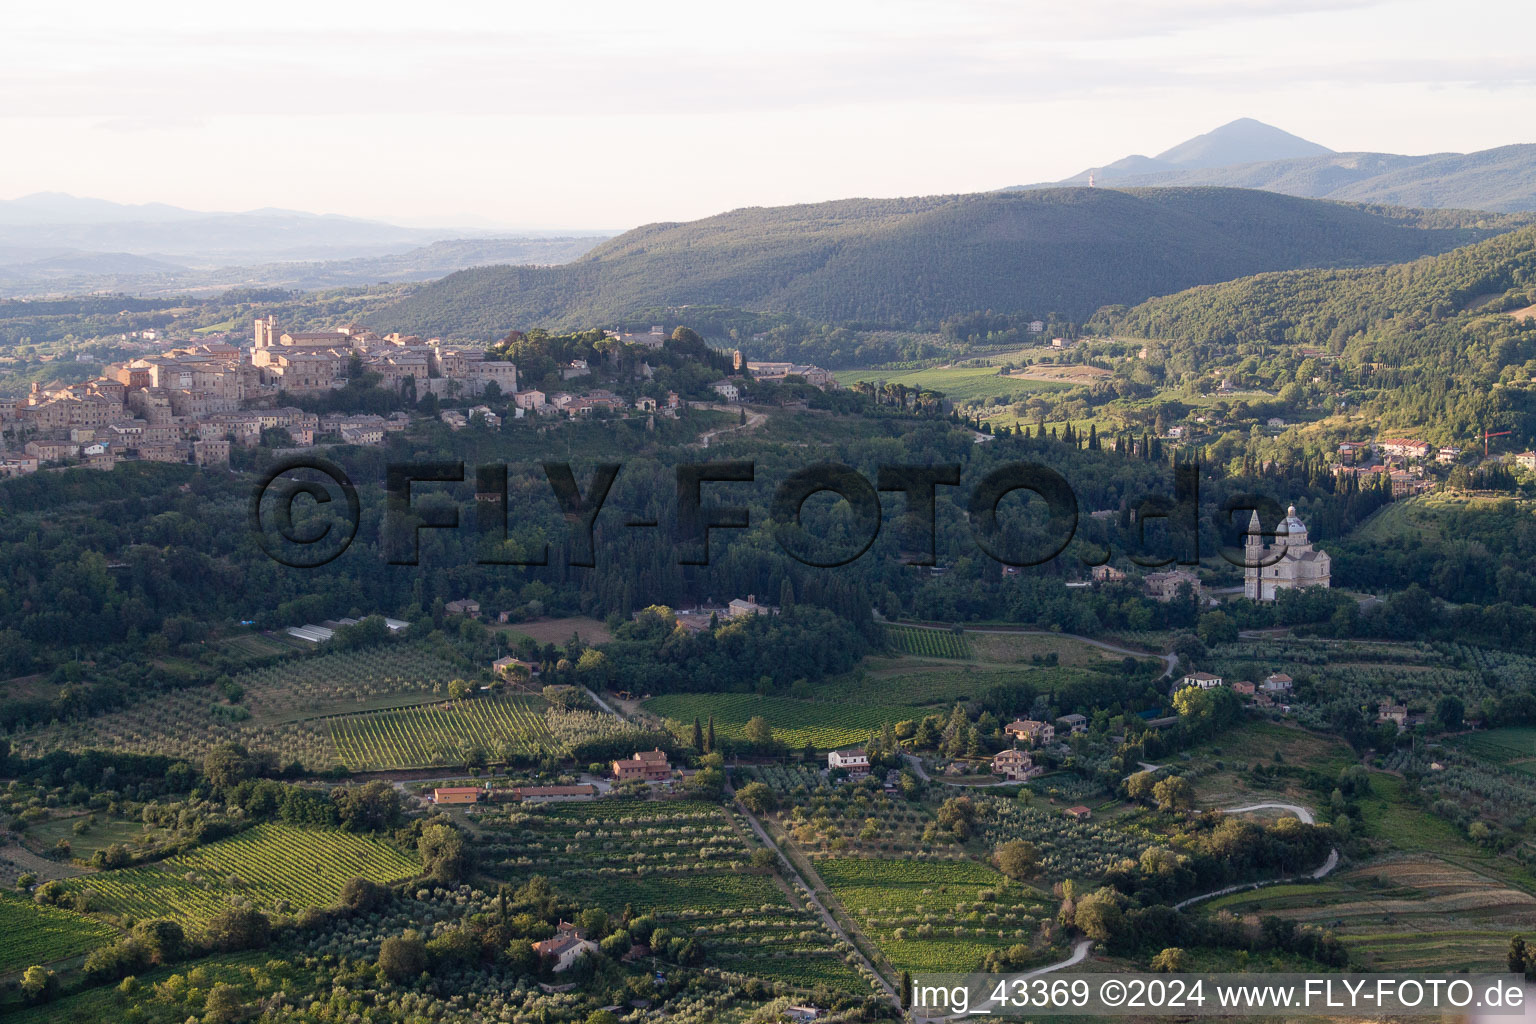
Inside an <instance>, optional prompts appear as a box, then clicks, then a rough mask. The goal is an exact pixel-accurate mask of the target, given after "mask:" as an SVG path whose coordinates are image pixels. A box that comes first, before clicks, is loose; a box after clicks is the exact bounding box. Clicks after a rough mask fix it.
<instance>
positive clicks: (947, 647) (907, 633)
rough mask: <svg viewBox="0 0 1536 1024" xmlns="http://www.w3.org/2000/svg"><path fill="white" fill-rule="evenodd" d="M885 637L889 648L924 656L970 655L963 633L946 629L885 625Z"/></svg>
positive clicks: (956, 656)
mask: <svg viewBox="0 0 1536 1024" xmlns="http://www.w3.org/2000/svg"><path fill="white" fill-rule="evenodd" d="M885 637H886V640H887V641H888V642H889V643H890V645H891V649H892V650H895V651H900V652H901V653H902V654H916V655H918V656H920V657H924V658H963V659H967V660H969V659H970V657H971V645H970V643H968V642H967V640H966V637H965V634H964V633H955V632H952V631H951V630H947V629H917V628H914V627H912V626H886V627H885Z"/></svg>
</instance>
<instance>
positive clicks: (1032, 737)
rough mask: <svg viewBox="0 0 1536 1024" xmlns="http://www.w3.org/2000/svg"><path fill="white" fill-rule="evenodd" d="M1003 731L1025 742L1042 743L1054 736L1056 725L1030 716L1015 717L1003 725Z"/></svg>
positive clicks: (1049, 740)
mask: <svg viewBox="0 0 1536 1024" xmlns="http://www.w3.org/2000/svg"><path fill="white" fill-rule="evenodd" d="M1003 732H1004V733H1006V734H1007V735H1009V736H1012V737H1013V738H1014V739H1018V740H1023V741H1024V742H1026V743H1036V744H1044V743H1049V742H1051V740H1053V739H1055V738H1056V727H1055V726H1054V725H1052V724H1051V723H1050V722H1037V721H1035V720H1034V719H1032V718H1016V719H1014V720H1013V721H1011V722H1009V723H1008V724H1007V725H1005V726H1003Z"/></svg>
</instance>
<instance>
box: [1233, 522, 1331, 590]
mask: <svg viewBox="0 0 1536 1024" xmlns="http://www.w3.org/2000/svg"><path fill="white" fill-rule="evenodd" d="M1244 553H1245V556H1246V557H1245V558H1244V559H1243V562H1244V568H1243V596H1244V597H1246V598H1248V599H1249V600H1252V601H1273V600H1275V599H1276V598H1277V597H1278V596H1279V593H1280V591H1282V590H1296V589H1299V588H1301V587H1327V586H1328V581H1329V576H1330V573H1331V569H1332V560H1331V559H1330V558H1329V557H1328V552H1326V551H1318V550H1316V549H1314V548H1313V547H1312V541H1311V540H1310V539H1309V538H1308V537H1307V526H1306V524H1305V523H1303V522H1302V521H1301V518H1300V517H1299V516H1297V515H1296V506H1295V505H1292V506H1291V507H1290V508H1289V509H1287V510H1286V516H1285V522H1283V523H1281V524H1280V527H1279V528H1278V529H1277V530H1276V531H1275V543H1273V544H1265V543H1264V537H1263V527H1262V526H1260V525H1259V514H1258V513H1257V512H1255V513H1254V514H1253V518H1252V519H1250V520H1249V521H1248V540H1247V543H1246V545H1245V547H1244ZM1271 563H1273V564H1271Z"/></svg>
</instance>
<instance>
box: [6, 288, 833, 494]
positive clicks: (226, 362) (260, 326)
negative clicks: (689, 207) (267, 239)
mask: <svg viewBox="0 0 1536 1024" xmlns="http://www.w3.org/2000/svg"><path fill="white" fill-rule="evenodd" d="M144 333H145V335H150V334H153V332H144ZM604 334H605V335H606V336H607V337H608V338H611V339H613V340H615V341H618V342H621V343H623V344H626V345H635V346H639V347H640V348H642V349H646V350H654V349H658V348H660V347H661V346H662V345H663V344H664V343H665V341H666V339H667V334H666V333H665V331H664V329H663V328H662V327H660V326H655V327H652V328H651V330H650V331H649V332H648V333H644V334H641V333H633V332H623V331H612V330H610V331H605V332H604ZM148 340H149V341H158V340H159V338H158V337H157V336H156V337H152V338H149V339H148ZM735 362H736V375H734V376H733V377H730V378H726V379H722V380H720V381H717V382H715V383H714V384H712V385H710V388H711V390H712V391H713V392H714V393H715V395H717V396H718V397H719V399H720V400H723V401H726V402H736V401H739V400H740V399H741V397H742V388H741V387H740V385H741V384H743V383H744V378H743V377H742V376H741V371H742V365H743V360H742V358H741V354H740V352H737V353H736V360H735ZM746 366H747V372H748V373H750V374H751V375H752V376H753V378H754V379H758V380H764V381H768V382H780V383H782V382H784V381H785V380H787V379H795V380H803V381H804V382H805V383H808V384H811V385H813V386H815V387H818V388H823V389H835V388H836V387H837V384H836V382H835V381H834V380H833V379H832V376H831V374H830V373H828V372H827V371H826V370H824V369H821V368H820V367H816V366H803V365H798V364H792V363H748V364H746ZM639 374H640V377H641V378H642V379H649V377H650V376H651V368H650V366H649V365H648V364H646V363H644V362H642V363H641V364H640V370H639ZM593 375H594V368H593V367H592V366H590V365H588V363H587V361H586V360H583V359H576V360H572V361H571V362H570V363H568V364H566V365H564V366H562V367H561V368H560V373H559V376H560V379H561V380H562V381H572V382H576V383H579V382H581V381H582V380H583V378H591V377H593ZM358 377H364V378H365V379H368V380H370V381H371V382H372V383H374V385H375V386H377V387H380V388H384V389H387V390H389V391H392V392H395V393H396V394H400V395H404V396H407V397H408V398H409V399H411V400H412V401H414V402H419V401H420V400H421V399H423V398H424V397H426V396H428V395H431V396H434V397H435V398H436V399H437V401H438V402H439V403H442V404H454V405H464V406H465V407H464V408H462V409H460V408H448V409H441V410H440V411H438V413H437V417H438V418H439V419H440V420H441V421H442V422H443V423H445V424H446V425H447V426H448V427H450V428H451V429H455V430H458V429H463V428H464V427H466V426H468V425H469V424H470V423H471V422H472V421H475V420H477V419H478V420H480V421H482V422H483V423H484V424H485V425H486V426H488V427H490V428H492V429H496V428H499V427H500V426H501V424H502V419H503V417H502V416H501V415H500V414H498V413H497V412H495V411H494V410H493V409H492V408H491V407H490V405H488V404H484V403H487V402H494V403H497V404H498V405H504V406H506V407H507V408H508V411H510V413H511V415H512V416H514V417H515V418H518V419H521V418H524V417H526V416H532V417H564V418H569V419H577V418H585V417H589V416H591V415H592V414H594V413H598V412H603V413H606V414H608V415H620V414H627V413H631V412H632V413H636V414H641V415H651V416H655V415H659V416H664V417H676V416H677V415H678V414H679V412H680V410H681V409H682V408H683V406H684V405H685V404H686V403H685V401H684V399H683V398H682V397H680V396H679V395H678V394H677V392H675V391H668V392H667V393H666V395H665V396H664V397H659V398H658V397H655V396H648V395H641V396H639V397H636V398H632V399H631V398H626V397H624V396H621V395H619V394H617V393H616V392H614V391H612V390H609V389H607V388H602V387H597V386H592V387H588V388H586V389H585V390H580V391H577V390H572V391H551V392H546V391H544V390H540V389H538V388H528V389H524V390H519V388H518V376H517V365H516V364H515V363H513V362H510V361H505V360H499V359H491V358H487V352H486V351H485V349H484V348H483V347H477V346H473V345H457V344H450V343H447V342H444V341H443V340H442V339H440V338H425V339H424V338H421V337H418V336H416V335H402V334H399V333H391V334H385V335H380V334H378V333H376V332H374V331H372V330H369V329H367V328H365V327H360V326H357V325H347V326H341V327H337V328H335V329H333V330H327V331H297V330H292V331H290V330H285V329H283V327H282V326H281V325H280V324H279V323H278V322H277V320H276V318H275V317H272V316H267V317H263V318H260V319H257V320H256V321H255V324H254V331H253V337H252V341H251V344H250V345H249V346H246V347H240V346H237V345H233V344H230V343H229V342H228V341H219V340H208V341H202V342H196V343H193V344H188V345H185V346H182V347H172V348H166V349H164V350H162V351H160V352H158V353H155V354H146V355H143V356H140V357H137V358H133V359H130V360H126V361H123V362H118V363H111V364H108V365H107V366H106V367H105V368H104V372H103V374H102V375H101V376H100V377H98V378H95V379H93V380H87V381H82V382H78V383H71V384H64V383H60V382H54V383H46V384H45V383H34V384H33V385H32V386H31V389H30V391H28V392H27V393H26V394H25V395H23V396H20V397H4V398H0V434H3V437H4V438H5V439H6V441H7V444H6V447H5V448H4V449H0V477H10V476H21V475H24V474H27V473H32V472H36V471H37V470H38V469H41V468H45V467H50V466H67V465H83V466H87V467H90V468H94V469H111V468H113V467H114V466H116V465H117V464H118V463H119V462H121V461H124V460H137V461H144V462H172V463H192V464H195V465H198V466H224V465H228V463H229V459H230V452H231V449H232V448H234V447H242V448H254V447H256V446H258V445H260V444H262V443H263V439H264V438H267V439H268V443H272V444H276V445H279V446H282V447H295V448H305V447H310V446H312V445H316V444H327V443H330V444H346V445H377V444H381V443H382V442H383V440H384V437H385V435H386V434H389V433H393V432H398V431H402V430H405V429H406V428H407V427H408V426H409V425H410V422H411V416H410V414H408V413H406V412H400V411H397V412H395V413H392V414H391V415H389V416H387V417H386V416H381V415H377V414H371V413H336V414H318V413H314V412H307V411H305V410H304V409H302V408H299V407H297V406H296V405H294V404H292V403H293V401H294V400H295V399H302V398H303V396H315V395H323V394H325V393H327V392H333V391H338V390H341V389H343V388H345V387H347V386H348V384H349V383H350V382H352V381H353V380H354V378H358ZM477 399H480V400H483V401H482V404H477V405H471V404H470V403H472V402H474V401H475V400H477ZM274 431H277V432H281V433H280V434H277V435H275V436H274V435H272V434H270V433H268V432H274Z"/></svg>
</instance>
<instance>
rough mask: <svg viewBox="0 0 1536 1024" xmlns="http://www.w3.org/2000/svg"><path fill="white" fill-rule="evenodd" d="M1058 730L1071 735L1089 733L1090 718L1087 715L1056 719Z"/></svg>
mask: <svg viewBox="0 0 1536 1024" xmlns="http://www.w3.org/2000/svg"><path fill="white" fill-rule="evenodd" d="M1056 728H1057V731H1058V732H1059V731H1061V730H1065V731H1067V732H1069V733H1071V732H1087V731H1088V718H1087V716H1086V715H1062V716H1061V717H1060V718H1058V719H1056Z"/></svg>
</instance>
